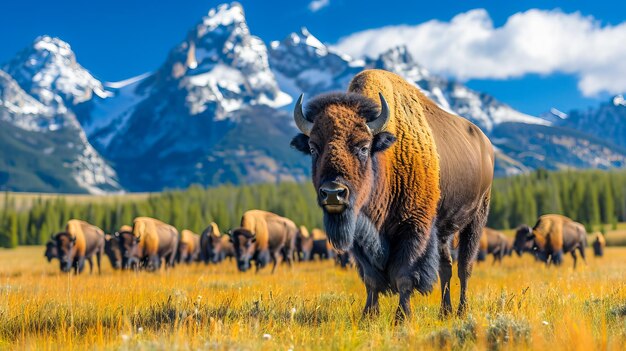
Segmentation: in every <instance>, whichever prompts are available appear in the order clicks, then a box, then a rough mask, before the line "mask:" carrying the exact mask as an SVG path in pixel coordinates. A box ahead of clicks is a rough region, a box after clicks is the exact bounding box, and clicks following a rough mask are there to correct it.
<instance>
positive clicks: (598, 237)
mask: <svg viewBox="0 0 626 351" xmlns="http://www.w3.org/2000/svg"><path fill="white" fill-rule="evenodd" d="M605 246H606V240H604V235H602V233H600V232H597V233H595V239H594V240H593V255H594V256H596V257H602V256H604V247H605Z"/></svg>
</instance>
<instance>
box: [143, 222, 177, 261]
mask: <svg viewBox="0 0 626 351" xmlns="http://www.w3.org/2000/svg"><path fill="white" fill-rule="evenodd" d="M133 236H134V237H135V238H137V239H139V242H138V243H137V250H136V252H137V255H138V258H139V260H140V263H141V265H142V266H144V267H146V268H147V269H148V270H157V269H158V268H159V267H161V261H162V260H164V261H165V264H166V267H168V266H169V267H173V266H174V263H175V259H176V249H177V247H178V240H179V236H178V231H177V230H176V228H174V227H172V226H171V225H169V224H165V223H163V222H161V221H159V220H158V219H154V218H149V217H137V218H135V220H134V221H133ZM131 251H132V250H131Z"/></svg>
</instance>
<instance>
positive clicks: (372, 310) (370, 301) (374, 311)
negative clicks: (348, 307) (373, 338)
mask: <svg viewBox="0 0 626 351" xmlns="http://www.w3.org/2000/svg"><path fill="white" fill-rule="evenodd" d="M365 290H366V291H367V300H366V301H365V308H364V309H363V317H368V316H375V315H378V313H379V307H378V295H379V292H378V290H376V289H375V288H373V287H371V286H369V285H367V284H366V285H365Z"/></svg>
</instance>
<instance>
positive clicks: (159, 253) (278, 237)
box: [44, 210, 350, 273]
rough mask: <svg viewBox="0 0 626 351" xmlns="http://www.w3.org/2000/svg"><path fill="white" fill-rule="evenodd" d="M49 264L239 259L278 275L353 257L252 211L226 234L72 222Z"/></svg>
mask: <svg viewBox="0 0 626 351" xmlns="http://www.w3.org/2000/svg"><path fill="white" fill-rule="evenodd" d="M44 255H45V257H46V258H47V260H48V262H50V261H52V260H53V259H58V260H59V263H60V268H61V271H63V272H70V271H74V272H75V273H81V272H82V271H83V270H84V268H85V262H88V263H89V270H90V272H92V271H93V260H94V258H95V261H96V265H97V268H98V273H99V272H100V262H101V259H102V255H105V256H107V257H108V259H109V261H110V262H111V266H112V267H113V268H114V269H133V270H147V271H155V270H158V269H160V268H161V267H165V268H169V267H174V266H175V265H176V264H178V263H186V264H191V263H193V262H204V263H205V264H209V263H213V264H217V263H220V262H221V261H223V260H225V259H227V258H228V259H235V261H236V263H237V268H238V269H239V270H240V271H242V272H245V271H246V270H248V269H249V268H250V267H251V266H252V265H254V266H255V269H256V271H258V270H259V269H261V268H263V267H264V266H266V265H267V264H268V263H272V272H274V270H275V269H276V266H277V265H278V264H279V263H280V262H282V261H285V262H286V263H287V264H289V265H291V263H292V262H293V261H309V260H313V259H315V257H317V258H319V259H320V260H325V259H331V258H335V259H337V263H338V264H340V265H341V266H342V267H343V268H345V267H347V266H348V265H349V264H350V260H349V254H347V253H342V252H338V251H336V250H334V249H333V248H332V246H331V245H330V243H329V242H328V240H327V238H326V233H325V232H324V231H322V230H320V229H317V228H315V229H313V230H312V231H311V233H309V231H308V230H307V228H306V227H305V226H299V227H297V226H296V225H295V224H294V222H293V221H291V220H290V219H288V218H285V217H281V216H279V215H277V214H274V213H271V212H267V211H261V210H251V211H247V212H245V213H244V214H243V216H242V219H241V227H239V228H235V229H233V230H231V231H229V232H228V233H221V232H220V230H219V227H218V225H217V224H216V223H214V222H212V223H210V224H209V225H208V226H207V228H206V229H205V230H204V231H203V232H202V234H200V235H198V234H196V233H194V232H192V231H190V230H187V229H184V230H182V231H181V232H180V233H179V232H178V230H177V229H176V228H174V227H173V226H171V225H169V224H166V223H163V222H162V221H159V220H157V219H154V218H149V217H138V218H135V220H134V221H133V225H132V226H129V225H123V226H122V227H121V228H120V229H119V231H117V232H115V233H114V234H105V233H104V232H103V231H102V229H100V228H98V227H96V226H94V225H92V224H89V223H87V222H85V221H81V220H77V219H72V220H70V221H68V222H67V225H66V227H65V231H63V232H60V233H57V234H55V235H54V236H53V237H52V238H51V239H50V240H49V241H48V243H47V244H46V251H45V254H44Z"/></svg>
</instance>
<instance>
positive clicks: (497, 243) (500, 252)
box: [477, 227, 509, 264]
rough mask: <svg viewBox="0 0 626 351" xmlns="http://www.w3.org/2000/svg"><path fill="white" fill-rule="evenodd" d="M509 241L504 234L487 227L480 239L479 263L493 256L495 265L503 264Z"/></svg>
mask: <svg viewBox="0 0 626 351" xmlns="http://www.w3.org/2000/svg"><path fill="white" fill-rule="evenodd" d="M508 243H509V239H508V238H507V236H506V235H504V234H503V233H502V232H499V231H497V230H494V229H491V228H487V227H485V228H484V229H483V234H482V235H481V238H480V244H479V250H478V255H477V260H478V261H484V260H485V259H486V258H487V255H489V254H492V255H493V263H494V264H495V263H496V262H500V263H502V257H504V255H506V254H507V247H508V245H509V244H508Z"/></svg>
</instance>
